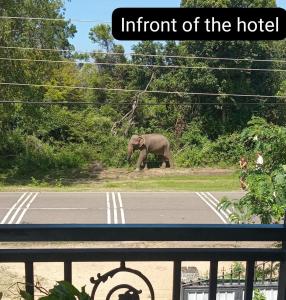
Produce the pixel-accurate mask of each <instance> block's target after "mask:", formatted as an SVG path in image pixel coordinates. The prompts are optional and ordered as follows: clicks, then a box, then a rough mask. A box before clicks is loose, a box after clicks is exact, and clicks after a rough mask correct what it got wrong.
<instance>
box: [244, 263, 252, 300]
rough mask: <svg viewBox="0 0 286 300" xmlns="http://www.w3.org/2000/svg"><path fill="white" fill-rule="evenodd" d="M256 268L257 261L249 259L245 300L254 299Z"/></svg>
mask: <svg viewBox="0 0 286 300" xmlns="http://www.w3.org/2000/svg"><path fill="white" fill-rule="evenodd" d="M254 268H255V262H254V261H252V260H251V261H247V263H246V281H245V293H244V300H252V294H253V279H254Z"/></svg>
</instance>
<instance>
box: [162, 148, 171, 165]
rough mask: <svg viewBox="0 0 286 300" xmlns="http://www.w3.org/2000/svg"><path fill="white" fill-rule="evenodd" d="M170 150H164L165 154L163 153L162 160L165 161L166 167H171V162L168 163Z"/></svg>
mask: <svg viewBox="0 0 286 300" xmlns="http://www.w3.org/2000/svg"><path fill="white" fill-rule="evenodd" d="M170 156H171V155H170V151H166V152H165V154H164V162H165V165H166V167H167V168H170V167H171V163H170V158H171V157H170Z"/></svg>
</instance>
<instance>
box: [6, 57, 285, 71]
mask: <svg viewBox="0 0 286 300" xmlns="http://www.w3.org/2000/svg"><path fill="white" fill-rule="evenodd" d="M0 60H2V61H24V62H25V61H26V62H45V63H60V64H85V65H106V66H126V67H152V68H158V69H160V68H161V69H171V68H174V69H203V70H232V71H246V72H247V71H260V72H286V70H284V69H259V68H233V67H209V66H181V65H152V64H133V63H110V62H86V61H82V62H81V61H79V62H77V61H69V60H48V59H31V58H10V57H0Z"/></svg>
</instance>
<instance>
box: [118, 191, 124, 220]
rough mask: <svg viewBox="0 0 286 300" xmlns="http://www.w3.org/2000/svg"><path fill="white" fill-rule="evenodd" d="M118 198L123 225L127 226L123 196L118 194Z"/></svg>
mask: <svg viewBox="0 0 286 300" xmlns="http://www.w3.org/2000/svg"><path fill="white" fill-rule="evenodd" d="M117 197H118V201H119V206H120V213H121V221H122V224H125V215H124V209H123V203H122V198H121V194H120V193H119V192H118V193H117Z"/></svg>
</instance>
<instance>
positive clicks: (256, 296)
mask: <svg viewBox="0 0 286 300" xmlns="http://www.w3.org/2000/svg"><path fill="white" fill-rule="evenodd" d="M253 300H266V296H265V295H264V294H263V293H262V292H261V291H260V290H258V289H255V290H254V293H253Z"/></svg>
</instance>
